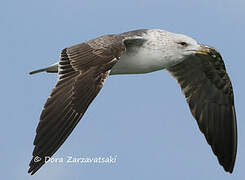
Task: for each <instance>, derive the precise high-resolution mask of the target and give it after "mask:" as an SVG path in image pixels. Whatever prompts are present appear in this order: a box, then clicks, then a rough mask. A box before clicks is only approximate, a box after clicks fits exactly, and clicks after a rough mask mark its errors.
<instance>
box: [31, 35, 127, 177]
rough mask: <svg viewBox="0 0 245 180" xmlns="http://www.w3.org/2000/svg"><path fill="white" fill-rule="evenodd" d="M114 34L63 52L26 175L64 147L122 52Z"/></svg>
mask: <svg viewBox="0 0 245 180" xmlns="http://www.w3.org/2000/svg"><path fill="white" fill-rule="evenodd" d="M118 38H120V37H117V36H115V35H107V36H103V37H100V38H97V39H94V40H91V41H88V42H86V43H82V44H79V45H75V46H72V47H70V48H67V49H64V50H63V51H62V53H61V60H60V62H59V80H58V83H57V84H56V86H55V88H54V89H53V91H52V93H51V95H50V97H49V98H48V100H47V102H46V104H45V106H44V108H43V111H42V114H41V117H40V122H39V124H38V127H37V129H36V137H35V140H34V145H35V148H34V151H33V158H32V160H31V162H30V168H29V170H28V172H29V173H31V174H34V173H35V172H36V171H37V170H38V169H39V168H40V167H41V166H42V165H43V164H44V163H45V157H51V156H52V155H53V154H54V153H55V152H56V151H57V150H58V148H59V147H60V146H61V145H62V144H63V142H64V141H65V140H66V138H67V137H68V136H69V135H70V133H71V132H72V130H73V129H74V127H75V126H76V125H77V123H78V122H79V120H80V119H81V117H82V116H83V115H84V113H85V111H86V110H87V108H88V106H89V104H90V103H91V102H92V101H93V99H94V98H95V97H96V95H97V94H98V93H99V91H100V89H101V88H102V86H103V83H104V81H105V79H106V78H107V76H108V74H109V71H110V69H111V68H112V66H113V65H114V64H115V63H116V62H117V58H118V57H119V56H120V54H121V53H122V52H123V51H124V50H125V47H124V45H123V43H121V42H120V41H118Z"/></svg>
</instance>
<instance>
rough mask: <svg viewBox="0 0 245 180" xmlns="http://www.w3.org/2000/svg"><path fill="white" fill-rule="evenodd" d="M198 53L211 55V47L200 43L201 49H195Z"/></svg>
mask: <svg viewBox="0 0 245 180" xmlns="http://www.w3.org/2000/svg"><path fill="white" fill-rule="evenodd" d="M194 52H195V53H196V54H203V55H210V48H209V47H207V46H204V45H200V49H197V50H194Z"/></svg>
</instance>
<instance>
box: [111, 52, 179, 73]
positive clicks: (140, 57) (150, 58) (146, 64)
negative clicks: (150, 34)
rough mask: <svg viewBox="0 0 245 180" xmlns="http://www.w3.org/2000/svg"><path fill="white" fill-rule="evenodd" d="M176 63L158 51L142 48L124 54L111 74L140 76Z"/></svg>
mask: <svg viewBox="0 0 245 180" xmlns="http://www.w3.org/2000/svg"><path fill="white" fill-rule="evenodd" d="M174 64H176V62H175V61H174V60H172V59H171V58H170V57H168V55H167V53H163V52H162V51H161V50H158V49H148V48H140V49H138V50H137V51H131V52H130V51H129V52H127V51H126V52H125V53H124V54H122V56H121V57H120V59H119V61H118V62H117V64H115V65H114V66H113V68H112V69H111V72H110V74H111V75H113V74H140V73H149V72H153V71H157V70H161V69H164V68H166V67H169V66H170V65H174Z"/></svg>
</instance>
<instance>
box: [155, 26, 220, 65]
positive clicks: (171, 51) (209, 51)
mask: <svg viewBox="0 0 245 180" xmlns="http://www.w3.org/2000/svg"><path fill="white" fill-rule="evenodd" d="M152 33H153V34H154V37H155V40H157V41H158V40H160V42H161V45H160V47H161V50H162V51H163V53H164V54H165V55H166V57H167V58H170V59H172V60H177V61H180V60H183V59H185V58H186V57H189V56H190V55H207V56H212V57H214V58H215V56H217V55H219V53H218V51H216V50H215V49H214V48H212V47H209V46H205V45H202V44H199V43H198V42H197V41H196V40H194V39H193V38H191V37H188V36H186V35H183V34H175V33H171V32H167V31H163V30H155V32H152Z"/></svg>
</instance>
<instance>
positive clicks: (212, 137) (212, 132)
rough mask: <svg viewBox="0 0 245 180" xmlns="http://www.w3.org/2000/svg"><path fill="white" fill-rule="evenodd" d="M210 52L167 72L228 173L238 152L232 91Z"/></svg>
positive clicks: (219, 61) (219, 62)
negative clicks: (179, 88)
mask: <svg viewBox="0 0 245 180" xmlns="http://www.w3.org/2000/svg"><path fill="white" fill-rule="evenodd" d="M210 53H211V54H210V56H207V55H201V54H196V55H195V56H192V57H190V58H188V59H186V60H184V61H183V62H182V63H180V64H177V65H175V66H173V67H171V68H168V71H169V72H170V73H171V74H172V75H173V76H174V77H175V78H176V79H177V81H178V83H179V84H180V86H181V89H182V91H183V93H184V95H185V97H186V100H187V103H188V104H189V107H190V110H191V113H192V115H193V116H194V117H195V119H196V120H197V123H198V125H199V128H200V130H201V132H202V133H204V135H205V137H206V139H207V142H208V143H209V144H210V145H211V147H212V150H213V152H214V154H215V155H216V156H217V158H218V160H219V163H220V164H221V165H222V166H223V167H224V169H225V170H226V171H228V172H230V173H231V172H232V171H233V168H234V163H235V159H236V152H237V125H236V114H235V107H234V97H233V90H232V85H231V82H230V79H229V77H228V75H227V73H226V71H225V65H224V62H223V60H222V58H221V56H220V54H219V53H218V52H217V51H215V50H214V49H211V51H210ZM211 55H213V56H211Z"/></svg>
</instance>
